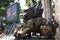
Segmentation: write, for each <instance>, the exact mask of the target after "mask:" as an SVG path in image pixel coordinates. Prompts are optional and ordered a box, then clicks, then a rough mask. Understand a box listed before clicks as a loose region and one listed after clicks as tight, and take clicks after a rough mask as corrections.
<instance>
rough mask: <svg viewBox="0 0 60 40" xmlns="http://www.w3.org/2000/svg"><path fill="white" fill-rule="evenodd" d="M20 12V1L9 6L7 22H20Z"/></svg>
mask: <svg viewBox="0 0 60 40" xmlns="http://www.w3.org/2000/svg"><path fill="white" fill-rule="evenodd" d="M19 14H20V4H19V3H15V4H12V5H10V6H9V7H7V10H6V19H7V22H12V21H15V22H19V19H20V18H19Z"/></svg>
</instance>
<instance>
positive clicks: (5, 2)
mask: <svg viewBox="0 0 60 40" xmlns="http://www.w3.org/2000/svg"><path fill="white" fill-rule="evenodd" d="M10 2H14V0H0V16H5V15H6V7H7V6H9V4H10Z"/></svg>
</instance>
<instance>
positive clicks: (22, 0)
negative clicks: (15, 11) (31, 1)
mask: <svg viewBox="0 0 60 40" xmlns="http://www.w3.org/2000/svg"><path fill="white" fill-rule="evenodd" d="M15 2H19V3H20V6H21V8H22V9H27V8H28V7H26V6H25V4H26V0H19V1H18V0H15Z"/></svg>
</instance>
